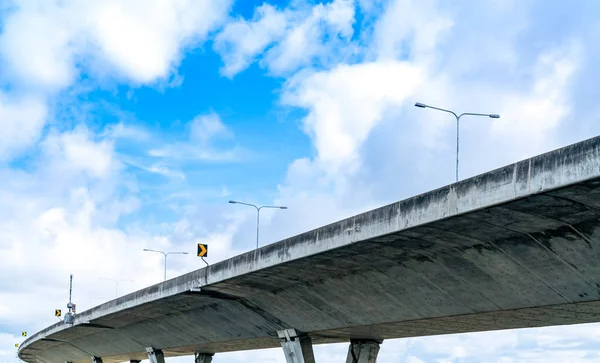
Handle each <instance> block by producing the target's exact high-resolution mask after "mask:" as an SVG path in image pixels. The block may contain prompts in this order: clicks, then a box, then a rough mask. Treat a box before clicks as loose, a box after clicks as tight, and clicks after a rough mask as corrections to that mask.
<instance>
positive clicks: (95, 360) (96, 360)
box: [92, 356, 102, 363]
mask: <svg viewBox="0 0 600 363" xmlns="http://www.w3.org/2000/svg"><path fill="white" fill-rule="evenodd" d="M92 363H102V358H100V357H94V356H92Z"/></svg>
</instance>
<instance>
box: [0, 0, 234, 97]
mask: <svg viewBox="0 0 600 363" xmlns="http://www.w3.org/2000/svg"><path fill="white" fill-rule="evenodd" d="M230 4H231V1H229V0H224V1H209V0H202V1H191V0H175V1H165V0H153V1H141V0H135V1H128V2H119V1H114V0H110V1H103V2H88V1H81V0H68V1H58V0H52V1H29V2H14V3H13V9H12V10H11V11H10V12H9V13H8V14H7V15H5V19H4V29H3V32H2V35H1V37H0V50H1V52H0V53H1V54H2V58H3V60H4V63H5V70H10V72H5V74H3V77H5V78H8V79H9V80H11V81H15V82H20V83H26V84H27V85H28V86H30V87H39V86H42V87H44V88H47V89H60V88H63V87H67V86H69V85H70V84H71V83H72V82H73V81H74V80H75V78H77V76H78V73H79V69H80V68H85V69H88V70H91V71H92V72H93V73H95V74H96V75H98V76H104V77H107V76H110V77H114V76H116V77H117V78H122V79H124V80H126V81H129V82H132V83H134V84H148V83H153V82H154V81H156V80H157V79H158V80H160V79H166V77H168V76H169V75H170V74H171V72H172V71H173V68H174V67H175V66H177V64H178V63H179V61H180V59H181V57H182V50H183V49H184V48H186V47H188V46H193V45H197V44H199V43H200V42H202V41H203V40H204V39H206V37H207V35H208V33H209V32H210V31H211V30H214V29H215V28H216V27H217V26H219V25H220V24H221V22H222V21H223V20H224V19H225V17H226V14H227V11H228V10H229V7H230Z"/></svg>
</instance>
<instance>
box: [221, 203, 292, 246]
mask: <svg viewBox="0 0 600 363" xmlns="http://www.w3.org/2000/svg"><path fill="white" fill-rule="evenodd" d="M229 203H231V204H242V205H247V206H249V207H254V208H256V248H257V249H258V232H259V225H260V210H261V209H263V208H273V209H287V207H282V206H277V205H261V206H260V207H259V206H256V205H254V204H250V203H243V202H238V201H235V200H230V201H229Z"/></svg>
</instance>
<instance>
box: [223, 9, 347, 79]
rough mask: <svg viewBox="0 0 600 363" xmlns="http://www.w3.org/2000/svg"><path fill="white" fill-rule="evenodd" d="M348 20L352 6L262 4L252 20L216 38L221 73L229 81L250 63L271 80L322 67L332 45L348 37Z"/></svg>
mask: <svg viewBox="0 0 600 363" xmlns="http://www.w3.org/2000/svg"><path fill="white" fill-rule="evenodd" d="M354 15H355V9H354V3H353V1H352V0H335V1H332V2H328V3H325V4H316V5H315V6H314V7H307V6H306V5H304V6H303V5H300V6H298V7H297V8H296V7H294V8H289V9H283V10H279V9H277V8H275V7H273V6H272V5H269V4H266V3H265V4H263V5H262V6H260V7H258V8H257V9H256V11H255V14H254V17H253V18H252V19H250V20H246V19H243V18H240V19H236V20H235V21H233V22H231V23H229V24H227V25H226V26H225V28H224V29H223V31H222V32H220V33H219V34H218V35H217V37H216V39H215V50H216V51H217V52H218V53H220V54H221V56H222V57H223V60H224V62H225V66H224V68H223V69H222V73H223V74H224V75H226V76H229V77H232V76H234V75H235V74H237V73H238V72H240V71H242V70H243V69H245V68H246V67H248V66H249V64H250V63H251V62H252V61H254V60H255V59H256V58H260V59H261V64H262V65H263V66H264V67H266V68H267V69H268V70H269V71H270V72H271V73H272V74H274V75H289V73H290V72H293V71H296V70H298V69H299V68H300V67H306V66H311V65H313V63H316V64H323V63H325V64H327V63H329V62H330V61H331V60H330V59H329V58H330V56H331V52H332V50H333V49H335V45H336V44H341V42H342V41H348V40H349V39H350V38H351V37H352V35H353V32H354V28H353V24H354Z"/></svg>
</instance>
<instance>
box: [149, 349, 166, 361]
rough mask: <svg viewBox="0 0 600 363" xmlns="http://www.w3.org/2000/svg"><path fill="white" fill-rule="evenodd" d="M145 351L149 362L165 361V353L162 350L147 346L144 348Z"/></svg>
mask: <svg viewBox="0 0 600 363" xmlns="http://www.w3.org/2000/svg"><path fill="white" fill-rule="evenodd" d="M146 352H147V353H148V360H149V361H150V363H165V355H164V354H163V352H162V350H160V349H154V348H152V347H148V348H146Z"/></svg>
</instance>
